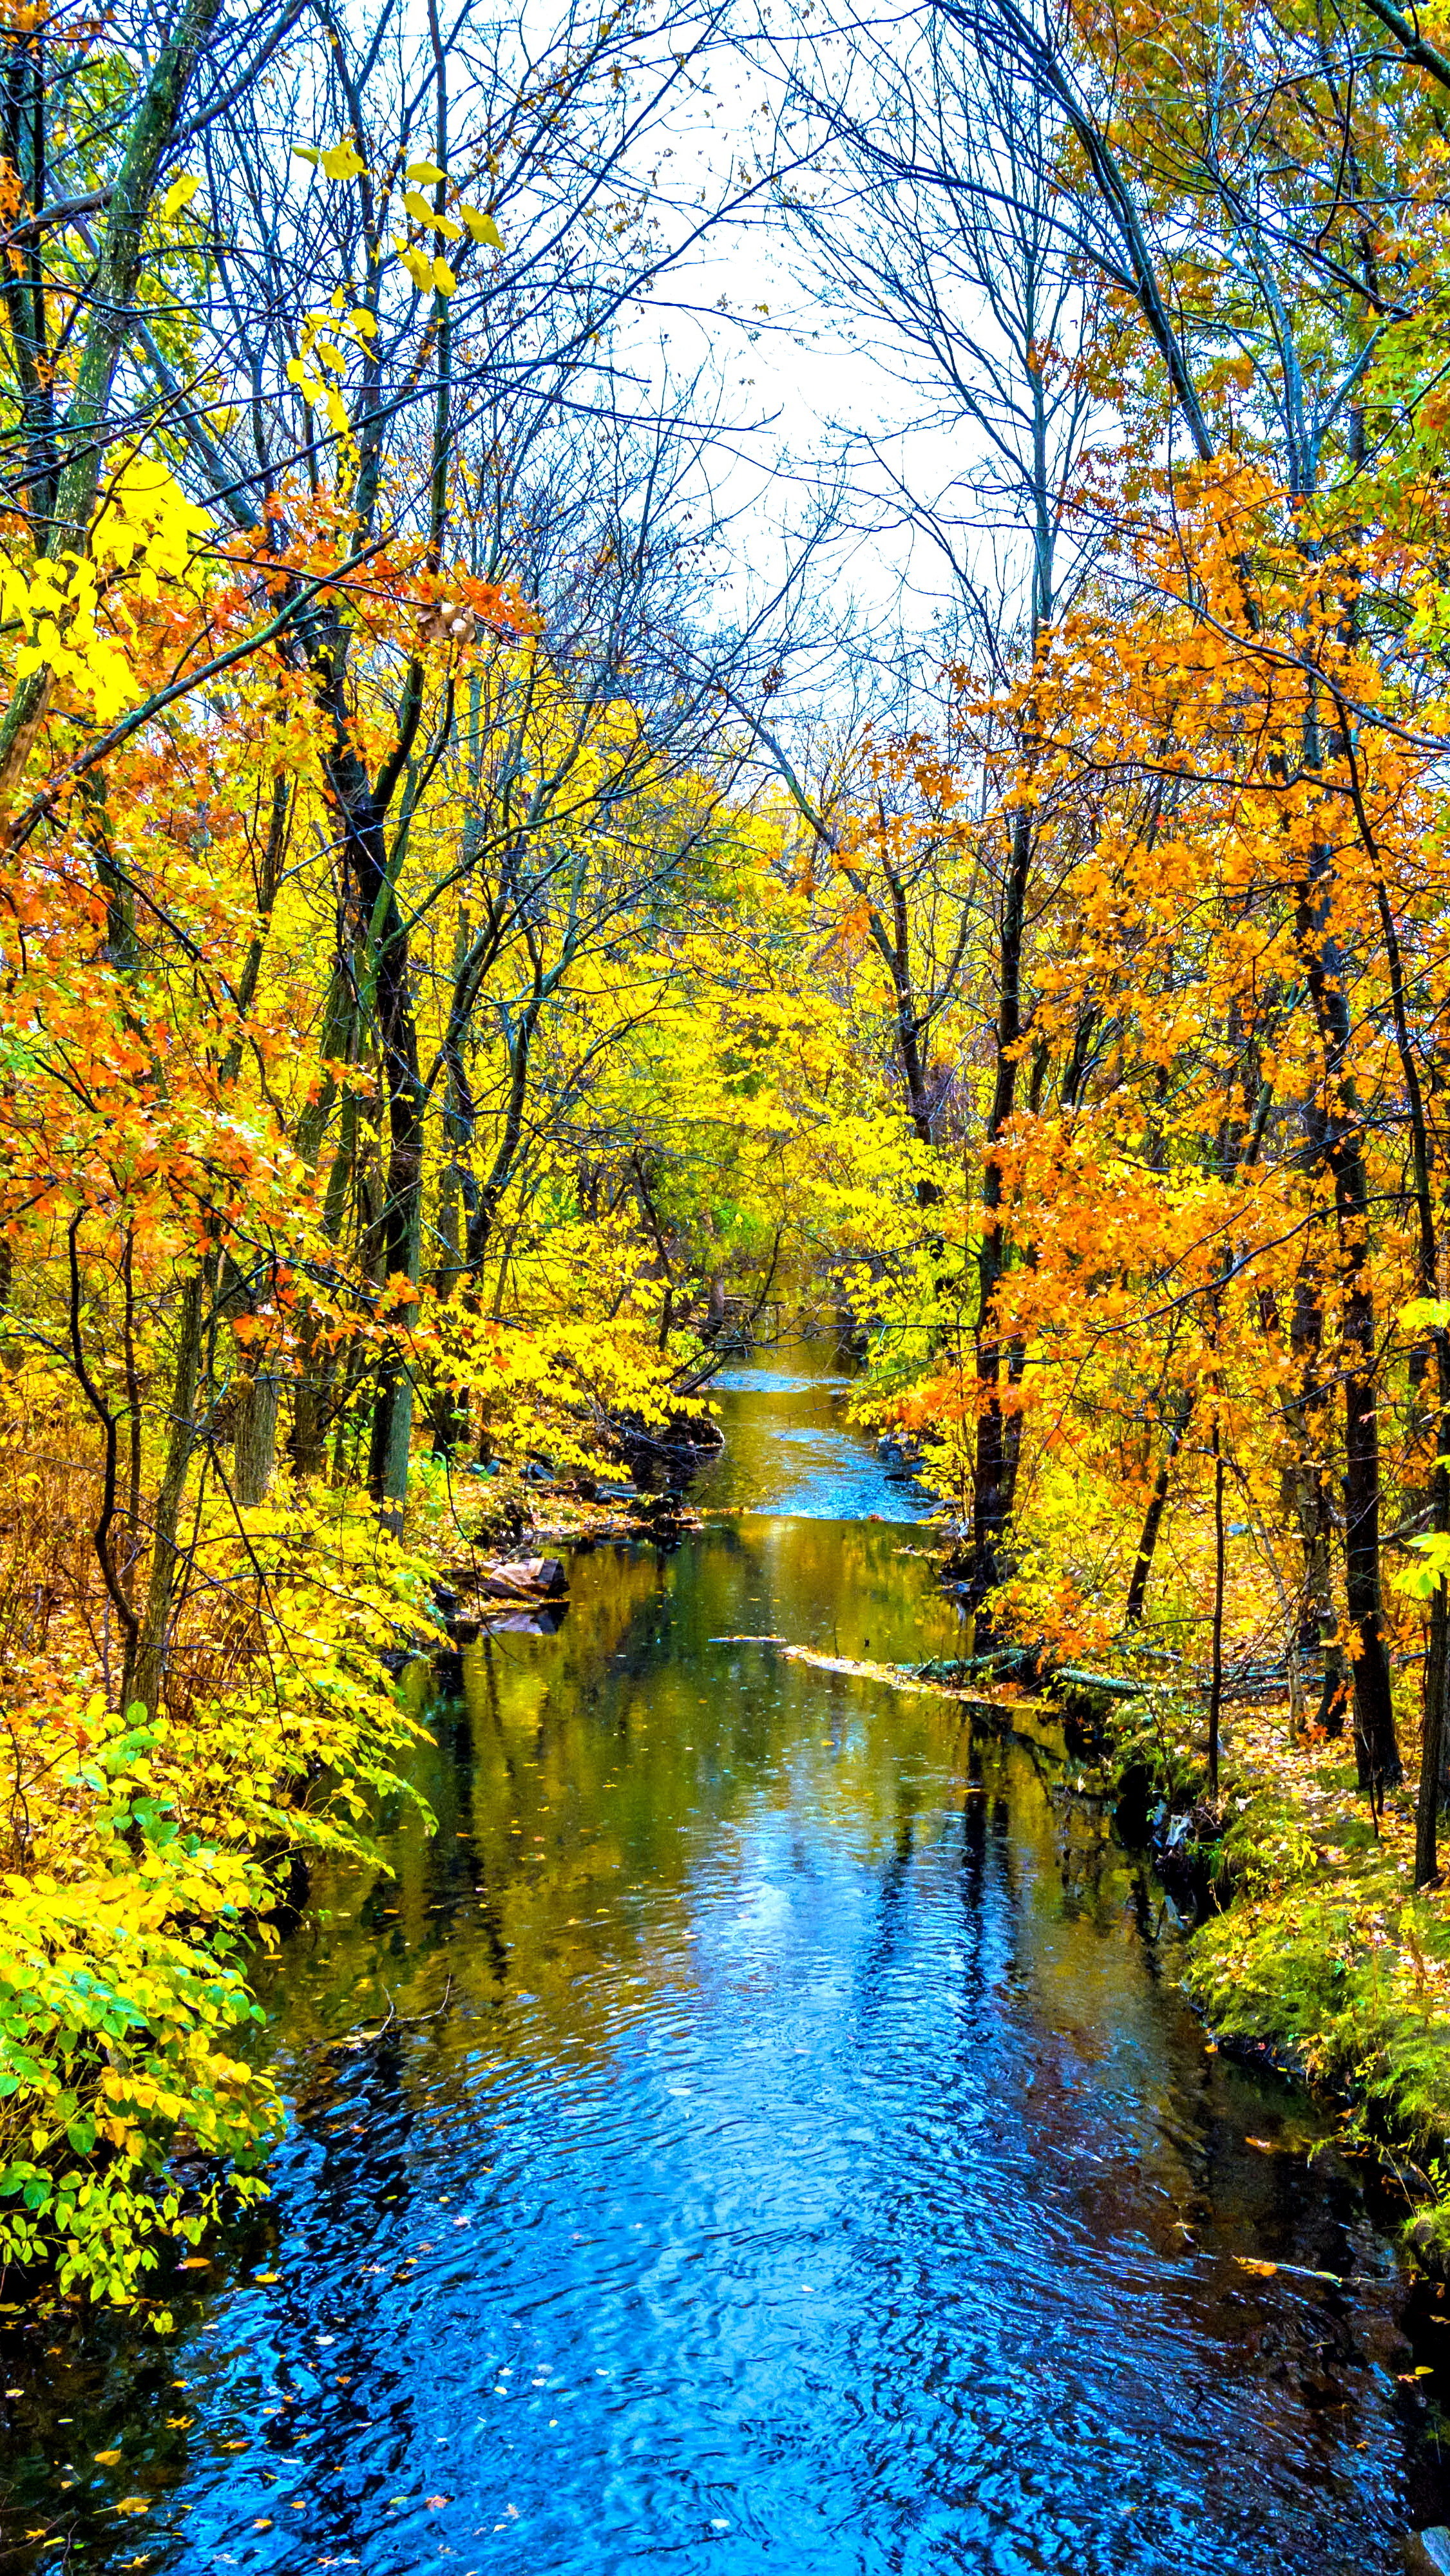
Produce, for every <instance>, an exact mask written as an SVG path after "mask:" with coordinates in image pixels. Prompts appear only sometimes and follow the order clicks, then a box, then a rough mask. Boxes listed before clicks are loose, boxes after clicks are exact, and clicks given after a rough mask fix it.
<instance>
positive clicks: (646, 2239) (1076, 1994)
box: [3, 1519, 1444, 2576]
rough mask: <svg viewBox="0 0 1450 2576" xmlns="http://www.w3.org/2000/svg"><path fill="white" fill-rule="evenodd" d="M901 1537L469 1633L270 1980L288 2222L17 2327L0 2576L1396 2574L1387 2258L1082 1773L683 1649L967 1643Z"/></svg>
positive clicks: (799, 1547)
mask: <svg viewBox="0 0 1450 2576" xmlns="http://www.w3.org/2000/svg"><path fill="white" fill-rule="evenodd" d="M909 1544H910V1541H909V1537H908V1534H907V1533H906V1532H904V1531H903V1530H902V1529H901V1528H900V1527H892V1526H890V1525H888V1524H875V1525H872V1524H861V1523H853V1522H848V1521H835V1522H811V1521H805V1520H790V1521H786V1520H765V1519H746V1520H741V1521H731V1522H726V1523H725V1524H724V1525H723V1526H720V1527H718V1528H716V1529H715V1530H713V1531H711V1532H710V1533H708V1534H707V1535H706V1536H705V1537H703V1538H700V1539H691V1540H687V1541H686V1542H685V1543H684V1544H683V1545H682V1546H681V1547H680V1548H679V1549H678V1550H677V1551H676V1552H675V1553H674V1554H664V1553H661V1552H658V1551H656V1550H654V1549H653V1548H649V1549H645V1548H636V1549H618V1550H604V1551H600V1552H599V1553H597V1554H595V1555H593V1556H590V1557H585V1558H583V1559H581V1560H579V1561H578V1562H577V1564H576V1567H575V1585H574V1600H573V1603H572V1606H571V1610H570V1614H569V1617H568V1619H567V1620H566V1622H565V1624H564V1626H563V1628H562V1629H561V1630H560V1631H559V1633H558V1634H557V1635H556V1636H553V1637H524V1636H511V1637H507V1638H495V1639H493V1640H490V1641H485V1642H484V1643H482V1644H481V1645H480V1646H479V1647H477V1648H475V1649H470V1650H469V1652H468V1653H467V1654H466V1655H465V1657H464V1659H463V1682H464V1687H463V1694H462V1697H461V1698H460V1699H459V1700H458V1701H457V1702H455V1703H454V1704H452V1705H449V1706H444V1707H441V1708H439V1709H437V1710H436V1712H435V1723H436V1734H437V1746H436V1750H435V1751H434V1752H433V1753H432V1754H431V1755H429V1757H428V1758H427V1761H426V1764H425V1768H424V1780H423V1785H424V1786H425V1788H426V1789H427V1792H428V1795H429V1796H430V1798H431V1799H432V1801H433V1804H434V1807H435V1809H436V1812H437V1815H438V1820H439V1832H438V1835H437V1837H436V1838H435V1839H434V1840H433V1841H431V1842H425V1841H424V1839H423V1838H422V1837H421V1836H420V1835H419V1834H418V1833H417V1831H416V1829H415V1828H414V1827H413V1826H412V1825H411V1824H410V1823H408V1822H407V1821H406V1820H402V1821H400V1822H399V1823H398V1825H397V1827H396V1843H395V1849H396V1858H397V1863H398V1869H399V1877H398V1879H397V1881H396V1882H392V1881H389V1880H386V1879H384V1878H382V1877H378V1878H377V1879H376V1880H374V1881H372V1882H371V1883H369V1882H366V1881H359V1880H358V1879H356V1878H349V1879H347V1880H346V1881H345V1882H344V1883H342V1884H339V1885H337V1886H335V1887H333V1888H331V1889H329V1890H327V1891H325V1895H326V1898H327V1901H328V1903H329V1905H330V1907H331V1909H332V1910H331V1912H330V1916H329V1918H328V1919H327V1920H326V1921H325V1922H324V1923H322V1924H321V1925H319V1926H318V1927H317V1928H316V1929H315V1930H313V1931H309V1932H307V1933H305V1934H304V1935H302V1936H300V1937H299V1938H298V1940H296V1941H295V1942H294V1943H293V1944H292V1945H291V1947H290V1949H289V1951H288V1953H287V1956H286V1958H285V1960H284V1961H283V1963H282V1966H281V1969H280V1972H279V1975H278V1979H277V1990H276V1994H275V1996H274V1998H273V2000H274V2007H275V2011H276V2014H277V2021H276V2025H275V2029H274V2033H273V2039H272V2044H273V2045H274V2047H275V2049H276V2052H277V2055H278V2058H279V2061H280V2065H281V2070H282V2075H283V2080H284V2083H285V2087H286V2089H287V2092H288V2094H289V2097H290V2100H291V2102H292V2105H293V2114H292V2124H291V2130H290V2135H289V2137H288V2140H287V2142H286V2145H285V2148H284V2150H283V2151H282V2153H281V2155H280V2157H279V2160H278V2166H277V2184H278V2188H277V2194H276V2198H275V2200H274V2201H273V2203H272V2205H271V2207H270V2209H269V2211H268V2212H267V2213H266V2214H265V2215H264V2216H263V2217H262V2218H261V2219H260V2220H258V2221H255V2222H253V2223H251V2224H250V2225H249V2226H248V2227H247V2228H245V2229H242V2230H239V2231H238V2233H237V2236H236V2238H235V2240H234V2242H233V2244H232V2246H231V2247H230V2248H229V2250H228V2251H227V2253H226V2255H225V2258H224V2259H223V2261H222V2262H221V2263H220V2264H219V2265H218V2267H217V2271H216V2273H215V2275H214V2276H211V2277H212V2278H213V2281H214V2286H212V2287H210V2288H209V2289H207V2290H205V2291H203V2292H200V2293H188V2294H186V2295H184V2296H183V2298H182V2300H181V2302H180V2307H179V2314H180V2319H181V2323H180V2330H179V2332H178V2334H177V2336H176V2337H175V2338H174V2339H172V2340H171V2341H170V2342H168V2343H167V2344H166V2345H165V2346H164V2347H163V2348H161V2349H159V2350H158V2349H156V2348H154V2347H153V2348H152V2349H151V2350H150V2351H149V2352H148V2351H146V2350H144V2349H141V2348H139V2347H138V2342H137V2340H136V2339H135V2338H132V2337H129V2336H127V2335H125V2334H123V2333H120V2332H118V2331H117V2330H116V2329H115V2328H113V2327H100V2326H96V2325H94V2324H91V2325H83V2324H79V2323H78V2324H77V2325H75V2326H74V2327H72V2328H68V2329H66V2330H65V2331H61V2330H59V2329H57V2328H56V2327H55V2326H53V2325H52V2326H49V2327H46V2328H45V2329H43V2330H42V2332H41V2333H40V2334H35V2333H29V2334H20V2333H18V2332H15V2331H13V2330H12V2331H9V2332H8V2333H7V2336H6V2348H5V2350H4V2354H3V2361H4V2367H5V2369H6V2372H7V2378H6V2386H7V2387H9V2388H12V2389H15V2388H18V2389H20V2390H21V2392H22V2393H21V2395H20V2396H19V2397H18V2398H13V2399H11V2400H10V2401H8V2406H9V2412H10V2415H11V2417H12V2421H13V2439H12V2445H11V2449H10V2452H9V2456H8V2461H7V2471H8V2481H9V2493H8V2500H7V2502H6V2507H5V2534H6V2540H7V2544H8V2547H9V2550H10V2557H9V2559H8V2561H7V2562H6V2563H7V2564H8V2565H13V2566H15V2567H17V2568H24V2569H26V2570H29V2569H31V2568H39V2567H42V2566H45V2565H52V2566H53V2565H56V2564H59V2563H63V2561H62V2553H61V2551H60V2550H59V2549H56V2550H50V2551H48V2550H47V2549H46V2548H45V2546H44V2545H43V2544H44V2540H45V2539H46V2538H49V2537H53V2536H54V2535H56V2534H57V2533H62V2532H70V2533H71V2534H73V2536H74V2538H75V2540H76V2541H77V2542H78V2543H79V2544H81V2546H83V2548H84V2553H85V2554H84V2556H81V2555H80V2550H79V2549H77V2550H76V2552H75V2563H76V2564H77V2565H80V2566H83V2567H89V2568H92V2569H104V2570H106V2571H110V2570H112V2569H120V2568H123V2567H134V2566H147V2567H150V2568H151V2569H153V2570H169V2571H175V2576H193V2571H197V2570H210V2569H213V2568H216V2569H224V2568H236V2569H242V2570H252V2571H267V2576H300V2571H306V2570H311V2569H313V2568H325V2567H357V2568H361V2569H364V2570H366V2571H367V2576H420V2571H423V2570H425V2569H432V2568H433V2567H435V2566H437V2567H438V2568H439V2569H440V2570H445V2571H448V2576H453V2572H454V2571H456V2572H457V2576H467V2571H473V2576H495V2571H496V2576H613V2572H614V2571H619V2576H624V2571H633V2570H636V2569H639V2568H641V2567H645V2566H654V2565H656V2564H658V2565H659V2566H660V2567H661V2568H662V2569H669V2570H671V2571H680V2576H757V2571H758V2576H774V2571H786V2576H838V2571H842V2576H844V2571H856V2570H861V2571H866V2570H870V2571H877V2570H880V2571H887V2570H900V2571H913V2576H915V2572H916V2571H919V2576H938V2571H947V2570H952V2571H955V2570H962V2571H977V2570H993V2571H996V2570H1001V2571H1008V2570H1011V2571H1014V2576H1020V2572H1021V2571H1028V2570H1046V2569H1061V2570H1068V2569H1070V2570H1072V2571H1074V2576H1167V2571H1169V2570H1178V2569H1181V2568H1192V2569H1194V2570H1197V2571H1204V2576H1214V2571H1245V2576H1249V2572H1250V2571H1251V2572H1252V2576H1271V2571H1275V2576H1277V2571H1283V2576H1291V2571H1292V2576H1306V2571H1309V2572H1310V2576H1312V2571H1326V2576H1327V2571H1336V2576H1349V2571H1354V2576H1382V2572H1383V2571H1387V2570H1389V2569H1390V2568H1391V2567H1393V2566H1394V2565H1396V2564H1398V2556H1397V2550H1396V2546H1395V2540H1396V2535H1397V2534H1398V2533H1399V2532H1400V2531H1402V2530H1403V2529H1404V2528H1405V2527H1406V2525H1407V2523H1408V2522H1409V2521H1411V2520H1414V2521H1418V2522H1424V2521H1428V2520H1433V2519H1438V2518H1440V2516H1441V2514H1442V2513H1443V2510H1444V2506H1443V2499H1441V2498H1439V2497H1437V2495H1436V2493H1435V2492H1434V2486H1433V2479H1432V2476H1431V2474H1430V2471H1431V2469H1432V2468H1433V2463H1434V2454H1433V2452H1431V2453H1429V2454H1428V2455H1423V2454H1422V2453H1421V2452H1420V2451H1419V2450H1418V2449H1417V2448H1416V2447H1415V2440H1416V2436H1415V2428H1416V2427H1418V2426H1420V2425H1422V2424H1423V2422H1424V2421H1425V2418H1424V2417H1423V2415H1421V2414H1420V2413H1418V2412H1416V2411H1415V2409H1417V2408H1418V2406H1419V2404H1420V2400H1419V2399H1418V2397H1414V2396H1412V2395H1411V2393H1410V2391H1409V2390H1408V2389H1407V2388H1406V2387H1405V2386H1402V2385H1401V2383H1400V2380H1399V2377H1398V2374H1400V2373H1404V2372H1409V2371H1410V2370H1411V2369H1412V2368H1413V2366H1414V2362H1415V2360H1417V2359H1420V2360H1430V2359H1431V2358H1432V2357H1433V2356H1432V2355H1431V2354H1430V2353H1418V2354H1412V2352H1411V2349H1410V2347H1409V2345H1408V2344H1407V2343H1406V2342H1405V2341H1404V2339H1403V2336H1402V2332H1401V2322H1400V2321H1401V2317H1402V2312H1403V2306H1404V2292H1403V2289H1402V2286H1401V2283H1400V2281H1399V2277H1398V2274H1397V2270H1396V2266H1395V2263H1394V2260H1393V2257H1392V2254H1391V2252H1390V2250H1389V2246H1388V2241H1387V2239H1386V2238H1385V2237H1384V2236H1383V2235H1382V2234H1381V2233H1379V2232H1378V2231H1377V2229H1376V2227H1375V2226H1374V2225H1373V2224H1372V2222H1371V2219H1370V2217H1369V2216H1368V2215H1367V2214H1366V2210H1365V2207H1364V2205H1363V2201H1362V2198H1361V2195H1360V2192H1359V2189H1358V2187H1357V2185H1356V2182H1355V2180H1354V2178H1353V2176H1352V2175H1351V2174H1350V2172H1348V2171H1347V2170H1346V2168H1345V2167H1344V2166H1343V2165H1342V2164H1341V2163H1340V2162H1339V2161H1338V2160H1337V2158H1336V2157H1335V2156H1334V2155H1333V2153H1331V2154H1330V2155H1329V2156H1328V2157H1327V2158H1326V2159H1325V2160H1323V2161H1321V2162H1320V2163H1317V2164H1311V2163H1310V2162H1309V2161H1308V2150H1309V2149H1310V2147H1311V2146H1312V2145H1313V2144H1314V2143H1315V2141H1316V2139H1317V2137H1318V2136H1319V2134H1320V2124H1319V2123H1318V2122H1317V2120H1316V2118H1315V2117H1314V2115H1313V2114H1312V2112H1311V2110H1310V2108H1309V2106H1308V2104H1307V2103H1306V2101H1305V2099H1304V2098H1303V2097H1302V2096H1301V2095H1300V2094H1299V2093H1297V2092H1296V2091H1295V2090H1294V2089H1293V2088H1291V2087H1289V2086H1288V2085H1286V2084H1281V2083H1279V2082H1277V2081H1275V2080H1273V2079H1271V2078H1266V2077H1260V2076H1257V2075H1253V2074H1249V2073H1247V2072H1244V2071H1242V2070H1238V2069H1236V2068H1234V2067H1233V2066H1232V2065H1230V2064H1229V2063H1228V2062H1226V2061H1225V2060H1224V2059H1223V2058H1222V2057H1216V2056H1213V2055H1210V2054H1208V2053H1206V2051H1205V2048H1204V2045H1203V2040H1202V2035H1201V2033H1200V2032H1199V2030H1198V2029H1197V2026H1196V2025H1195V2024H1194V2023H1193V2021H1192V2020H1191V2019H1190V2018H1189V2016H1188V2015H1187V2014H1186V2013H1185V2011H1184V2010H1183V2009H1182V2006H1181V2004H1180V2002H1179V2000H1178V1999H1177V1997H1176V1995H1175V1992H1174V1989H1173V1984H1172V1962H1171V1957H1169V1956H1166V1955H1165V1954H1164V1953H1163V1952H1162V1951H1161V1950H1160V1949H1159V1948H1158V1947H1157V1946H1156V1944H1155V1941H1154V1939H1153V1937H1152V1936H1153V1933H1154V1930H1155V1928H1156V1921H1157V1906H1156V1900H1155V1898H1154V1896H1153V1893H1152V1891H1151V1888H1150V1887H1149V1886H1147V1885H1146V1884H1145V1882H1144V1880H1143V1877H1142V1875H1141V1873H1140V1872H1139V1870H1138V1869H1137V1868H1136V1866H1135V1865H1134V1864H1133V1863H1132V1862H1131V1860H1130V1859H1129V1858H1128V1857H1127V1856H1126V1855H1125V1854H1124V1853H1123V1852H1122V1850H1121V1849H1120V1848H1119V1847H1118V1846H1117V1845H1116V1843H1115V1842H1114V1840H1113V1838H1112V1835H1111V1831H1110V1829H1109V1827H1108V1825H1107V1823H1106V1820H1105V1818H1104V1816H1103V1815H1102V1813H1101V1811H1100V1810H1099V1809H1098V1808H1097V1807H1095V1806H1093V1805H1091V1804H1090V1803H1085V1802H1083V1801H1082V1800H1079V1799H1075V1798H1073V1797H1072V1796H1070V1795H1068V1794H1066V1793H1065V1790H1064V1785H1063V1780H1062V1775H1061V1766H1060V1765H1058V1764H1057V1763H1055V1762H1054V1761H1053V1760H1051V1759H1049V1758H1048V1757H1047V1756H1045V1755H1044V1754H1042V1753H1041V1752H1040V1751H1036V1750H1033V1749H1031V1748H1027V1747H1015V1746H1000V1745H996V1744H993V1743H985V1744H983V1743H974V1742H973V1740H972V1737H971V1734H970V1731H969V1729H968V1728H967V1727H966V1726H965V1725H964V1723H963V1720H962V1717H961V1713H960V1711H959V1709H958V1708H957V1706H956V1705H955V1704H954V1703H952V1702H949V1701H946V1700H941V1699H933V1698H927V1697H911V1696H906V1695H901V1694H892V1693H889V1692H886V1691H884V1690H882V1689H880V1688H879V1687H874V1686H870V1685H866V1684H863V1683H860V1682H856V1681H852V1680H850V1679H847V1678H844V1677H842V1676H840V1675H834V1674H824V1673H820V1672H816V1671H813V1670H811V1669H809V1668H806V1667H803V1666H800V1665H796V1664H788V1663H785V1662H783V1661H782V1660H781V1659H779V1658H777V1657H773V1656H772V1655H771V1654H770V1652H769V1650H768V1649H765V1648H759V1647H747V1646H731V1645H723V1646H722V1645H713V1646H712V1645H711V1644H710V1642H709V1641H710V1640H711V1639H712V1638H715V1637H719V1636H720V1635H722V1634H723V1633H725V1632H740V1631H749V1632H752V1633H765V1632H772V1631H776V1632H780V1633H784V1634H787V1635H789V1636H792V1637H795V1638H800V1639H814V1640H817V1641H821V1642H829V1643H832V1644H834V1645H836V1646H838V1647H839V1650H840V1651H841V1652H842V1653H843V1654H848V1655H850V1654H863V1653H866V1652H868V1651H869V1652H871V1653H872V1654H874V1655H877V1656H881V1657H886V1658H890V1657H894V1656H897V1655H901V1654H905V1653H915V1654H918V1655H920V1654H925V1653H928V1652H932V1651H938V1652H940V1651H942V1650H944V1649H948V1648H949V1647H950V1644H951V1641H952V1637H953V1634H954V1629H953V1624H952V1615H951V1612H950V1610H949V1608H948V1607H947V1606H945V1605H943V1604H942V1603H941V1602H940V1601H939V1600H937V1599H934V1598H933V1597H932V1596H931V1594H930V1593H929V1591H928V1590H927V1588H926V1580H925V1577H926V1569H925V1568H924V1567H923V1565H922V1563H921V1562H920V1560H919V1559H917V1558H915V1557H914V1556H912V1555H911V1554H909V1553H903V1550H904V1549H905V1548H907V1547H909ZM1252 2141H1257V2142H1258V2143H1257V2144H1255V2143H1251V2142H1252ZM1241 2258H1246V2259H1247V2260H1248V2261H1249V2262H1250V2263H1260V2264H1262V2263H1264V2262H1274V2263H1279V2264H1286V2265H1293V2266H1299V2267H1302V2268H1301V2269H1298V2270H1280V2271H1278V2272H1276V2273H1274V2274H1273V2275H1272V2276H1268V2275H1264V2274H1263V2273H1256V2272H1254V2271H1251V2270H1246V2269H1244V2268H1243V2263H1242V2260H1241ZM1324 2272H1328V2273H1332V2274H1334V2275H1336V2276H1337V2278H1338V2280H1339V2281H1341V2282H1345V2283H1347V2284H1348V2286H1346V2287H1339V2286H1336V2285H1335V2283H1332V2282H1326V2281H1324V2280H1322V2279H1318V2278H1314V2277H1311V2276H1312V2275H1315V2274H1319V2273H1324ZM208 2277H209V2276H208V2275H206V2274H202V2275H187V2276H183V2286H184V2285H185V2284H186V2283H189V2282H192V2281H195V2280H197V2279H201V2280H202V2281H204V2282H205V2281H206V2280H207V2279H208ZM1434 2332H1435V2329H1434V2328H1433V2326H1427V2327H1426V2329H1425V2340H1433V2336H1434ZM47 2341H48V2342H49V2344H50V2345H51V2346H52V2347H54V2349H53V2350H52V2351H51V2352H50V2354H49V2356H47V2354H46V2352H45V2350H44V2345H45V2343H46V2342H47ZM1430 2384H1431V2383H1426V2385H1430ZM113 2451H119V2453H120V2458H119V2460H116V2461H112V2462H110V2463H108V2464H106V2465H101V2466H97V2465H96V2464H95V2454H96V2453H98V2452H105V2453H110V2452H113ZM1426 2457H1428V2460H1429V2463H1430V2466H1429V2467H1428V2468H1427V2467H1426V2466H1425V2458H1426ZM67 2480H70V2481H73V2482H72V2483H70V2484H64V2483H63V2482H64V2481H67ZM121 2498H130V2499H134V2500H137V2501H140V2502H144V2503H146V2504H147V2505H148V2506H149V2511H148V2512H147V2513H146V2515H145V2516H144V2517H143V2516H141V2515H139V2514H134V2513H133V2514H131V2515H129V2516H127V2517H124V2518H122V2517H118V2516H117V2514H116V2513H115V2511H114V2509H113V2508H114V2506H115V2503H116V2501H117V2500H118V2499H121ZM27 2533H33V2534H35V2535H36V2536H35V2538H34V2540H33V2541H27V2540H26V2537H25V2535H26V2534H27Z"/></svg>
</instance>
